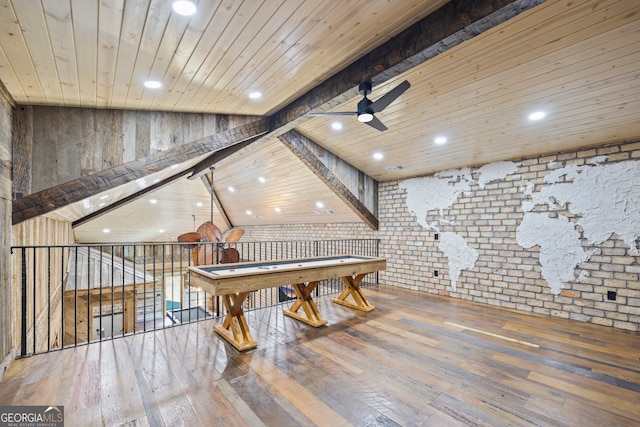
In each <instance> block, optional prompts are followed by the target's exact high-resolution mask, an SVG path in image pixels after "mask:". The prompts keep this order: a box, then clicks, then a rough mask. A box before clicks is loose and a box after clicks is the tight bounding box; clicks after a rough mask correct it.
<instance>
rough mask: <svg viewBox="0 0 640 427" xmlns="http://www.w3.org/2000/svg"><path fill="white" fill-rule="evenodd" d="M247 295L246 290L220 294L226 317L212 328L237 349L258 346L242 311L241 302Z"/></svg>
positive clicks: (242, 349)
mask: <svg viewBox="0 0 640 427" xmlns="http://www.w3.org/2000/svg"><path fill="white" fill-rule="evenodd" d="M247 295H249V293H248V292H240V293H237V294H232V295H222V301H223V302H224V307H225V308H226V310H227V317H225V318H224V322H222V324H218V325H216V326H215V327H214V328H213V329H214V330H215V331H216V332H217V333H218V334H220V336H221V337H222V338H224V339H225V340H227V341H228V342H229V343H230V344H231V345H232V346H234V347H235V348H237V349H238V350H239V351H244V350H250V349H252V348H256V347H258V343H257V342H255V341H254V339H253V337H252V336H251V331H249V325H247V319H245V317H244V312H243V311H242V304H243V303H244V300H245V299H246V298H247Z"/></svg>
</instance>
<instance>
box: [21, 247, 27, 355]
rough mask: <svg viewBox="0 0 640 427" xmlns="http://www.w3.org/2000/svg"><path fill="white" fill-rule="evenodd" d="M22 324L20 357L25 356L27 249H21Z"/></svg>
mask: <svg viewBox="0 0 640 427" xmlns="http://www.w3.org/2000/svg"><path fill="white" fill-rule="evenodd" d="M21 253H22V324H21V328H22V330H21V331H20V341H21V343H20V355H21V356H26V355H27V249H26V248H22V251H21Z"/></svg>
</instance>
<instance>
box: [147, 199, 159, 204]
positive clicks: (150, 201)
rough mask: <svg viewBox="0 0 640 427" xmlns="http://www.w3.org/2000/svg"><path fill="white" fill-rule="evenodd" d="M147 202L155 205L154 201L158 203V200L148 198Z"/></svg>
mask: <svg viewBox="0 0 640 427" xmlns="http://www.w3.org/2000/svg"><path fill="white" fill-rule="evenodd" d="M149 203H151V204H152V205H155V204H156V203H158V200H156V199H151V200H149Z"/></svg>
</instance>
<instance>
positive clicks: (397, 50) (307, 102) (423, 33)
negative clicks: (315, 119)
mask: <svg viewBox="0 0 640 427" xmlns="http://www.w3.org/2000/svg"><path fill="white" fill-rule="evenodd" d="M541 3H544V0H515V1H510V0H504V1H495V0H455V1H451V2H449V3H447V4H446V5H445V6H443V7H442V8H440V9H438V10H437V11H436V12H434V13H432V14H431V15H428V16H427V17H425V18H423V19H422V20H420V21H418V22H417V23H415V24H414V25H412V26H411V27H409V28H407V29H406V30H404V31H403V32H401V33H400V34H398V35H397V36H395V37H394V38H392V39H391V40H389V41H388V42H387V43H385V44H383V45H381V46H380V47H378V48H376V49H374V50H373V51H371V52H370V53H369V54H367V55H365V56H363V57H362V58H360V59H358V60H356V61H355V62H353V63H352V64H351V65H349V66H348V67H346V68H344V69H343V70H341V71H340V72H338V73H337V74H335V75H334V76H333V77H331V78H329V79H328V80H326V81H324V82H323V83H321V84H320V85H318V86H316V87H315V88H314V89H312V90H310V91H309V92H307V93H306V94H304V95H303V96H301V97H300V98H298V99H296V100H295V101H293V102H292V103H291V104H289V105H287V106H286V107H285V108H283V109H282V110H280V111H278V112H276V113H275V114H274V115H273V116H271V119H272V122H273V132H274V133H275V134H276V135H281V134H282V133H284V132H287V131H289V130H291V129H293V128H294V127H295V126H297V125H298V124H300V123H303V122H304V121H306V120H308V119H309V117H307V116H305V114H307V113H309V112H312V111H313V112H326V111H328V110H330V109H331V108H333V107H336V106H338V105H339V104H341V103H343V102H346V101H348V100H350V99H352V98H354V97H355V96H357V95H358V85H359V84H360V83H362V82H364V81H367V80H371V81H372V83H373V85H374V86H376V85H379V84H382V83H384V82H386V81H387V80H389V79H391V78H393V77H397V76H399V75H400V74H402V73H403V72H405V71H407V70H409V69H411V68H413V67H415V66H417V65H419V64H421V63H423V62H425V61H427V60H428V59H430V58H433V57H434V56H436V55H438V54H440V53H443V52H445V51H447V50H448V49H451V48H452V47H455V46H457V45H459V44H460V43H462V42H463V41H465V40H469V39H471V38H473V37H475V36H477V35H478V34H481V33H482V32H484V31H487V30H489V29H491V28H493V27H495V26H497V25H499V24H501V23H503V22H506V21H507V20H509V19H511V18H513V17H514V16H516V15H519V14H521V13H522V12H524V11H527V10H529V9H531V8H533V7H535V6H537V5H538V4H541ZM276 135H274V134H271V135H269V136H270V137H273V136H276Z"/></svg>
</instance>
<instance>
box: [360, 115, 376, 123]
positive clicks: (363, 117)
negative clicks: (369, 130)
mask: <svg viewBox="0 0 640 427" xmlns="http://www.w3.org/2000/svg"><path fill="white" fill-rule="evenodd" d="M371 120H373V114H371V113H360V114H358V121H359V122H362V123H369V122H370V121H371Z"/></svg>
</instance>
